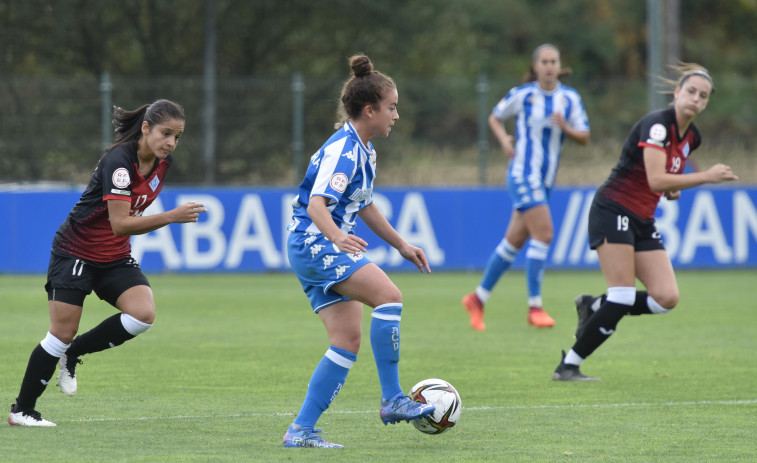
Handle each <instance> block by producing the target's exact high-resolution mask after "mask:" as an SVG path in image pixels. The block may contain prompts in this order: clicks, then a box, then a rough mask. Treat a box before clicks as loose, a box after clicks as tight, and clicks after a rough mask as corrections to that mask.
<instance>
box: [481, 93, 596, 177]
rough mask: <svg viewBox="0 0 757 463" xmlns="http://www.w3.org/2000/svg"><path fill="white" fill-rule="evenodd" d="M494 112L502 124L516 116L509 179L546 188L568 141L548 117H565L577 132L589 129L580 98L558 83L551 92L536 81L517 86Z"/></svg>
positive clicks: (498, 104) (554, 175)
mask: <svg viewBox="0 0 757 463" xmlns="http://www.w3.org/2000/svg"><path fill="white" fill-rule="evenodd" d="M492 113H493V114H494V117H496V118H497V119H499V120H500V121H505V120H507V119H509V118H511V117H515V157H514V158H513V159H511V160H510V167H509V172H508V176H509V177H511V178H515V179H521V180H525V181H529V180H530V181H539V182H542V183H543V184H544V186H545V187H547V188H551V187H552V186H553V185H554V183H555V177H556V176H557V167H558V165H559V163H560V147H561V145H562V142H563V140H564V139H565V132H564V131H563V130H562V129H560V127H558V126H556V125H554V124H552V122H550V120H549V116H550V115H551V114H554V113H559V114H562V115H563V117H564V118H565V121H566V122H567V124H568V125H569V126H571V127H573V128H574V129H576V130H580V131H588V130H589V118H588V116H587V115H586V110H585V109H584V106H583V102H582V101H581V96H580V95H579V94H578V92H577V91H575V90H574V89H572V88H570V87H568V86H567V85H563V84H561V83H559V82H558V84H557V88H556V89H554V90H552V91H549V92H548V91H545V90H542V89H541V87H539V84H538V83H537V82H535V81H534V82H529V83H527V84H523V85H521V86H519V87H515V88H513V89H511V90H510V91H509V92H508V93H507V95H505V96H504V97H503V98H502V99H501V100H500V101H499V103H497V105H496V106H495V107H494V110H493V111H492Z"/></svg>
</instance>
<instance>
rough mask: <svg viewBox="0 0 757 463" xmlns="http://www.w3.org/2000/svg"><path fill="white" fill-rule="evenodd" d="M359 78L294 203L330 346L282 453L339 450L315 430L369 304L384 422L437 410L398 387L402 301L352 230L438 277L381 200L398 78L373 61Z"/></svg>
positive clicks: (300, 274)
mask: <svg viewBox="0 0 757 463" xmlns="http://www.w3.org/2000/svg"><path fill="white" fill-rule="evenodd" d="M350 68H351V69H352V73H353V76H352V77H351V78H350V79H349V80H348V81H347V82H346V83H345V84H344V87H343V88H342V95H341V98H340V106H339V118H340V121H339V122H338V123H337V125H336V127H335V128H336V129H337V131H336V133H334V134H333V135H332V136H331V138H329V139H328V141H326V143H325V144H324V145H323V147H322V148H321V149H320V150H318V152H316V153H315V154H314V155H313V156H312V157H311V158H310V164H309V166H308V169H307V172H306V174H305V179H304V180H303V182H302V184H301V185H300V188H299V191H298V194H297V197H296V198H295V199H294V201H293V202H292V206H293V208H294V214H293V220H292V223H291V224H290V225H289V230H290V233H289V238H288V242H287V246H288V247H287V249H288V253H289V262H290V263H291V264H292V269H293V270H294V271H295V273H296V274H297V278H299V280H300V283H301V284H302V289H303V290H304V291H305V294H306V295H307V296H308V299H309V300H310V305H311V307H312V309H313V311H314V312H315V313H316V314H318V315H319V316H320V318H321V321H322V322H323V324H324V326H325V327H326V331H327V333H328V337H329V343H330V346H329V348H328V350H327V351H326V353H325V355H324V356H323V358H322V359H321V361H320V363H319V364H318V366H317V367H316V368H315V371H314V372H313V376H312V377H311V378H310V383H309V384H308V389H307V394H306V395H305V400H304V402H303V403H302V407H301V408H300V411H299V413H297V416H296V417H295V419H294V422H293V423H292V424H291V425H290V426H289V428H288V429H287V431H286V434H285V435H284V440H283V445H284V447H321V448H339V447H342V446H341V445H339V444H334V443H332V442H328V441H326V440H324V439H323V437H321V435H320V432H321V431H320V430H317V429H315V424H316V422H317V421H318V419H319V418H320V416H321V414H322V413H323V412H324V411H325V410H326V409H327V408H328V407H329V405H330V404H331V402H332V401H333V400H334V398H335V397H336V395H337V394H338V393H339V391H341V389H342V387H343V385H344V382H345V379H346V378H347V373H348V372H349V370H350V369H351V368H352V366H353V364H354V363H355V361H356V360H357V353H358V349H359V348H360V339H361V330H362V320H363V304H365V305H367V306H369V307H371V308H372V309H373V312H372V314H371V316H372V321H371V329H370V340H371V348H372V349H373V358H374V360H375V363H376V368H377V370H378V378H379V383H380V385H381V408H380V411H379V416H380V418H381V421H382V422H383V423H384V424H387V423H396V422H398V421H410V420H417V419H420V418H421V417H422V416H425V415H428V414H430V413H432V412H433V411H434V406H433V405H429V404H421V403H419V402H414V401H412V400H411V399H410V398H409V397H407V396H406V395H404V393H403V392H402V388H401V387H400V382H399V368H398V367H399V354H400V351H399V349H400V318H401V314H402V294H401V293H400V291H399V289H397V287H396V286H395V285H394V283H392V281H391V280H390V279H389V277H388V276H387V275H386V274H385V273H384V272H383V271H382V270H381V269H380V268H379V267H378V266H377V265H376V264H374V263H373V262H371V261H370V260H369V259H368V258H367V257H366V256H365V255H364V254H363V253H364V252H365V251H366V246H367V245H368V243H366V242H365V240H363V239H362V238H360V237H358V236H357V235H355V233H354V229H355V220H356V218H357V217H360V219H361V220H362V221H363V222H364V223H365V224H366V225H367V226H368V227H369V228H370V229H371V230H372V231H373V232H374V233H375V234H376V235H378V236H379V237H380V238H381V239H383V240H384V241H386V242H387V243H388V244H389V245H391V246H392V247H394V248H395V249H397V251H399V253H400V255H402V256H403V257H404V258H406V259H407V260H409V261H411V262H412V263H413V264H415V266H416V267H418V270H420V271H421V272H424V271H425V272H427V273H430V272H431V270H430V268H429V266H428V259H426V255H425V254H424V252H423V250H422V249H420V248H417V247H415V246H412V245H410V244H408V243H407V242H406V241H405V240H403V239H402V237H400V235H399V234H398V233H397V231H396V230H395V229H394V228H393V227H392V226H391V225H390V224H389V222H388V221H387V220H386V218H385V217H384V216H383V215H382V214H381V212H380V211H379V210H378V208H377V207H376V205H375V204H374V202H373V180H374V178H375V176H376V151H375V150H374V148H373V145H372V144H371V143H370V140H371V139H372V138H373V137H386V136H388V135H389V132H390V131H391V130H392V126H393V125H394V123H395V122H396V121H397V119H399V114H398V113H397V103H398V94H397V87H396V85H395V83H394V81H393V80H392V79H391V78H390V77H388V76H386V75H384V74H382V73H380V72H378V71H374V70H373V64H372V63H371V61H370V60H369V59H368V57H367V56H365V55H355V56H353V57H351V58H350Z"/></svg>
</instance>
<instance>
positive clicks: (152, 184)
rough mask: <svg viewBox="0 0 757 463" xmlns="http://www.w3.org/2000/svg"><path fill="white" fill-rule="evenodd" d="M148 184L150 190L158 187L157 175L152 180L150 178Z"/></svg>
mask: <svg viewBox="0 0 757 463" xmlns="http://www.w3.org/2000/svg"><path fill="white" fill-rule="evenodd" d="M149 185H150V188H151V189H152V191H155V190H157V189H158V185H160V179H159V178H158V176H157V175H156V176H155V177H154V178H153V179H152V180H150V183H149Z"/></svg>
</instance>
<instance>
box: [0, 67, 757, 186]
mask: <svg viewBox="0 0 757 463" xmlns="http://www.w3.org/2000/svg"><path fill="white" fill-rule="evenodd" d="M484 77H485V76H484ZM394 78H395V81H396V82H397V85H398V88H399V92H400V104H399V107H398V109H399V114H400V122H399V123H398V125H397V126H396V128H395V130H393V131H392V135H391V137H389V138H388V139H387V140H382V141H381V147H382V148H381V155H382V162H385V161H387V160H388V161H390V162H399V163H402V162H403V159H406V157H408V156H415V155H416V154H417V153H419V152H423V153H429V152H433V151H434V150H435V149H442V148H443V149H446V150H449V149H453V150H483V156H487V153H486V149H489V150H498V147H497V146H493V145H494V143H492V142H493V138H492V137H491V135H490V134H489V133H488V129H487V130H484V131H481V130H480V124H481V120H482V117H481V115H482V112H483V114H485V115H488V113H489V111H491V108H492V107H493V105H494V104H495V103H496V102H497V100H498V99H499V98H501V96H502V95H503V94H504V93H505V92H506V91H507V90H508V89H509V88H510V87H512V86H514V85H517V84H518V83H519V82H520V80H519V76H496V78H493V77H491V76H490V77H488V79H486V81H485V82H486V84H488V88H487V85H483V86H482V85H481V84H482V82H481V80H480V79H481V77H479V79H471V78H467V77H459V78H450V77H445V78H436V79H419V78H413V77H403V76H394ZM110 79H111V85H110V86H109V87H110V92H111V93H110V94H108V95H106V94H104V93H103V90H108V88H107V87H108V86H102V85H101V82H100V79H97V78H94V77H89V76H86V77H77V76H67V77H22V76H12V77H7V76H6V77H3V76H0V182H27V181H29V182H35V181H66V182H78V183H86V182H87V181H88V178H89V175H90V173H91V170H92V168H93V167H94V166H95V164H96V162H97V160H98V159H99V157H100V155H101V154H102V152H103V145H104V142H105V140H103V131H104V130H105V131H107V133H111V134H112V133H113V132H112V127H110V122H109V120H107V118H106V119H104V118H103V117H102V114H103V112H102V110H103V104H105V103H106V102H108V101H110V102H112V103H113V104H116V105H119V106H122V107H124V108H127V109H134V108H136V107H138V106H140V105H142V104H144V103H150V102H152V101H154V100H156V99H158V98H168V99H171V100H174V101H177V102H179V103H181V104H182V105H183V106H184V108H185V110H186V115H187V121H186V130H185V134H184V136H183V137H182V139H181V144H180V147H179V149H178V150H177V152H176V155H177V159H179V160H180V162H176V163H175V164H174V167H172V169H171V170H172V172H171V182H172V183H173V184H201V183H204V181H205V179H207V178H208V176H207V175H206V170H207V167H206V161H205V160H204V159H203V136H204V133H205V130H204V128H203V105H204V104H205V103H204V93H203V81H202V77H201V76H191V77H162V78H149V79H148V78H134V77H124V76H112V77H110ZM715 80H716V82H718V92H717V93H716V94H715V95H714V97H713V101H712V102H711V103H710V108H708V110H707V113H706V114H705V115H703V116H701V117H700V118H698V119H697V125H698V126H699V127H700V129H701V130H702V131H703V133H705V135H706V137H707V138H708V140H710V142H711V143H713V142H716V143H731V144H734V146H736V145H739V146H751V145H752V144H753V143H754V141H755V136H754V135H753V133H752V127H754V125H755V122H757V115H756V114H755V111H753V109H752V108H753V105H751V104H750V103H749V98H746V96H750V98H751V96H752V95H754V94H755V91H754V90H755V88H754V87H755V84H754V83H752V82H750V81H748V80H747V79H745V78H740V77H738V76H725V77H723V78H719V77H717V76H716V77H715ZM302 82H303V83H304V87H298V86H296V85H293V76H271V77H220V78H218V79H217V91H216V93H215V95H216V96H215V101H216V111H215V114H216V118H215V131H216V136H215V140H216V143H215V149H214V150H213V153H212V154H213V155H214V158H215V163H214V167H213V169H214V171H213V174H214V175H212V178H214V183H216V184H219V185H291V184H295V183H296V182H297V181H299V175H301V172H303V171H304V168H305V165H306V162H307V159H308V158H309V156H310V155H311V154H312V153H313V152H314V151H315V150H316V149H318V148H319V147H320V146H321V144H322V143H323V142H324V141H325V140H326V138H328V136H329V135H330V134H331V132H332V130H333V125H334V122H335V112H336V105H337V100H338V97H339V91H340V89H341V85H342V82H343V79H342V78H341V77H340V78H336V77H335V78H333V79H315V78H308V77H307V76H305V77H304V78H303V80H302ZM566 84H567V85H570V86H572V87H574V88H576V89H577V90H578V91H579V92H580V93H581V95H582V97H583V99H584V103H585V105H586V107H587V111H588V113H589V119H590V123H591V127H592V139H593V140H601V139H603V138H613V139H618V140H622V139H623V138H624V137H625V136H626V134H627V132H628V131H629V129H630V127H631V125H632V124H633V122H634V121H635V120H637V119H638V118H639V117H640V116H641V115H642V114H643V113H644V112H645V111H646V110H647V107H646V104H647V87H646V82H644V81H642V80H640V79H639V80H629V79H617V80H614V81H607V80H601V81H599V80H594V81H585V82H580V81H578V80H577V79H576V77H575V76H571V77H569V78H568V80H567V81H566ZM297 88H300V89H302V94H301V99H295V98H294V94H293V92H296V91H298V90H297ZM482 91H483V92H484V94H481V93H480V92H482ZM295 101H297V102H298V104H297V105H295V104H293V102H295ZM299 101H301V106H299ZM298 111H301V112H302V113H301V114H299V117H301V120H302V132H303V133H304V138H303V139H302V140H297V139H296V132H297V130H296V129H295V128H294V124H293V121H295V120H296V116H298V115H297V114H296V113H297V112H298ZM482 136H483V137H486V140H484V141H485V142H489V143H488V148H487V143H482V140H481V137H482ZM295 155H297V156H296V159H295Z"/></svg>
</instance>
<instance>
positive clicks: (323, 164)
mask: <svg viewBox="0 0 757 463" xmlns="http://www.w3.org/2000/svg"><path fill="white" fill-rule="evenodd" d="M375 177H376V151H375V150H374V148H373V145H372V144H371V143H370V142H369V143H368V146H365V145H364V144H363V142H362V141H360V138H359V137H358V134H357V132H356V131H355V128H354V127H353V126H352V124H350V123H349V122H346V123H345V124H344V125H343V126H342V128H341V129H339V130H337V131H336V132H335V133H334V134H333V135H332V136H331V138H329V139H328V140H327V141H326V143H325V144H324V145H323V146H322V147H321V149H320V150H318V152H316V153H315V154H314V155H313V156H311V158H310V164H309V165H308V169H307V172H306V173H305V179H304V180H303V181H302V183H301V184H300V188H299V190H298V193H297V197H295V198H294V200H293V201H292V207H293V208H294V211H293V212H294V213H293V216H292V223H291V224H290V225H289V227H288V230H289V231H296V232H309V233H320V230H318V227H316V226H315V224H314V223H313V222H312V220H310V216H309V215H308V212H307V208H308V204H309V203H310V197H311V196H325V197H327V198H329V202H328V209H329V211H330V212H331V217H332V218H333V219H334V222H335V223H336V224H337V226H338V227H339V228H340V229H341V230H342V232H344V233H351V232H352V231H353V229H354V228H355V218H356V215H357V212H358V211H359V210H360V209H362V208H364V207H366V206H368V205H369V204H371V202H373V179H374V178H375Z"/></svg>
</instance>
